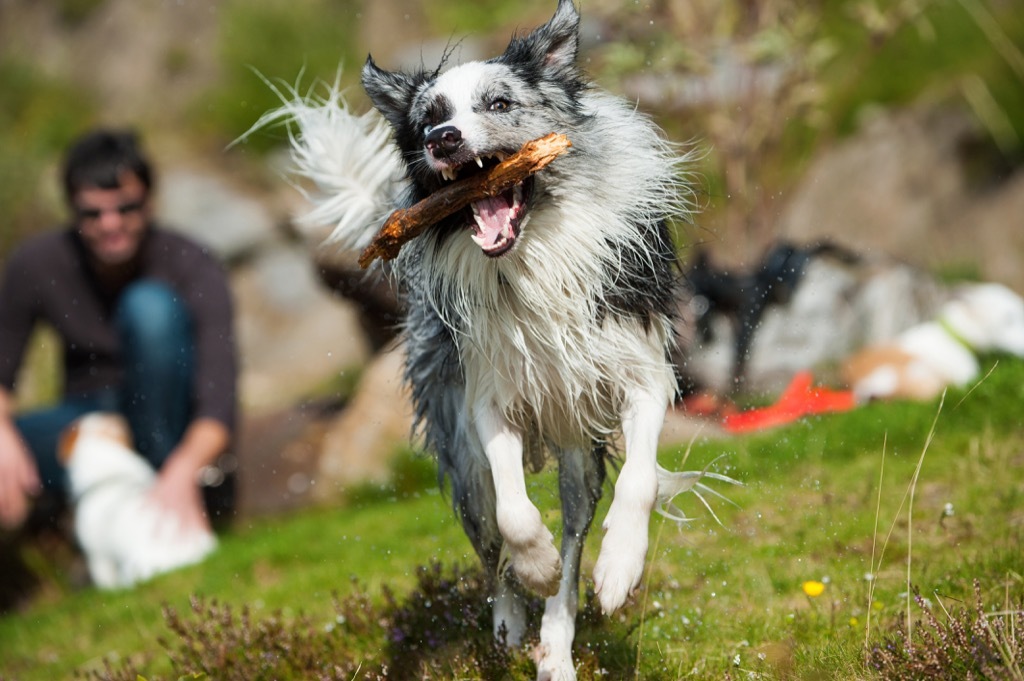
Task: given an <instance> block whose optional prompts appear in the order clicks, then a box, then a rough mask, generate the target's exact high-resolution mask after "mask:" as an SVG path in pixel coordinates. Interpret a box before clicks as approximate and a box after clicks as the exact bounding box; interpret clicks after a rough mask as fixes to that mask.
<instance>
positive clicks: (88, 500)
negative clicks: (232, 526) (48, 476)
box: [59, 412, 217, 589]
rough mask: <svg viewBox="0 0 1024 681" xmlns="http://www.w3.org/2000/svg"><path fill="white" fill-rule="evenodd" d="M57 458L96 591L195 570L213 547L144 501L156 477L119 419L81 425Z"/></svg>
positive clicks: (89, 419)
mask: <svg viewBox="0 0 1024 681" xmlns="http://www.w3.org/2000/svg"><path fill="white" fill-rule="evenodd" d="M59 456H60V458H61V461H62V462H63V463H64V465H65V467H66V468H67V473H68V479H69V483H70V486H71V495H72V499H73V502H74V526H75V538H76V539H77V540H78V543H79V545H80V546H81V548H82V551H83V552H84V553H85V556H86V560H87V562H88V565H89V574H90V576H91V577H92V580H93V582H94V583H95V584H96V586H98V587H100V588H103V589H117V588H124V587H129V586H132V585H134V584H136V583H138V582H141V581H145V580H147V579H150V578H151V577H154V576H156V575H158V574H161V573H164V572H169V571H171V570H174V569H176V568H179V567H183V566H185V565H191V564H193V563H198V562H199V561H201V560H203V559H204V558H205V557H206V556H207V555H208V554H209V553H210V552H211V551H213V550H214V548H216V546H217V540H216V537H215V536H214V535H213V533H212V532H210V531H208V530H205V531H199V532H188V533H185V532H183V531H182V529H181V528H180V527H179V526H178V523H177V521H176V520H175V519H174V518H171V517H168V516H167V515H166V514H164V513H161V512H160V509H159V508H157V507H155V506H154V505H153V504H151V503H149V502H148V501H147V495H148V493H149V491H150V489H151V488H152V486H153V482H154V481H155V479H156V473H155V471H154V470H153V468H152V466H150V465H149V463H148V462H147V461H146V460H145V459H143V458H142V457H141V456H140V455H139V454H138V453H137V452H135V450H134V449H132V438H131V431H130V429H129V428H128V424H127V422H126V421H125V420H124V418H122V417H121V416H120V415H118V414H111V413H105V412H95V413H91V414H86V415H85V416H83V417H81V418H79V419H78V420H76V421H75V422H74V423H72V424H71V425H70V426H69V427H68V428H67V429H65V431H64V432H63V433H62V434H61V441H60V447H59Z"/></svg>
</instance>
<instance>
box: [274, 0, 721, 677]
mask: <svg viewBox="0 0 1024 681" xmlns="http://www.w3.org/2000/svg"><path fill="white" fill-rule="evenodd" d="M578 28H579V15H578V13H577V11H576V8H575V6H574V5H573V2H572V0H559V3H558V8H557V11H556V12H555V15H554V17H553V18H552V19H551V20H550V21H549V22H548V23H546V24H545V25H543V26H541V27H540V28H538V29H536V30H535V31H533V32H532V33H530V34H529V35H526V36H519V37H515V38H513V39H512V41H511V43H510V44H509V46H508V48H507V49H506V51H505V52H504V54H502V55H500V56H498V57H496V58H494V59H491V60H489V61H486V62H469V63H465V64H462V65H460V66H455V67H453V68H450V69H448V70H446V71H442V69H441V68H438V69H437V70H436V71H431V72H428V71H425V70H422V69H421V70H419V71H415V72H408V73H407V72H389V71H385V70H382V69H381V68H379V67H378V66H377V64H375V63H374V61H373V59H372V58H371V59H369V60H368V61H367V63H366V64H365V66H364V68H363V72H362V82H363V86H364V88H365V90H366V92H367V93H368V94H369V96H370V98H371V100H372V101H373V104H374V106H375V107H376V109H377V111H378V112H379V113H380V114H382V115H383V118H384V119H385V121H386V124H385V123H384V122H382V121H381V120H380V118H379V117H378V116H377V115H376V114H375V113H373V112H371V113H369V114H364V115H362V116H355V115H353V114H351V113H350V112H349V110H348V108H347V106H346V104H345V102H344V101H343V99H342V98H341V95H340V93H339V92H338V91H337V87H335V88H333V89H331V90H330V94H329V96H328V97H325V98H324V99H318V100H310V99H308V98H305V99H304V98H301V97H298V98H296V99H295V100H294V101H287V100H288V99H289V98H288V97H285V99H286V102H285V105H284V106H283V107H282V108H281V109H279V110H276V111H273V112H270V113H269V114H267V116H265V117H264V119H263V120H262V121H261V123H259V124H258V125H265V124H267V123H269V122H273V121H279V120H282V119H285V120H288V121H290V122H291V124H292V126H293V127H292V129H291V130H292V147H293V159H294V161H295V163H296V166H297V168H296V171H297V173H298V174H299V175H301V176H303V177H305V178H308V179H312V180H313V181H314V182H315V183H316V184H317V185H318V187H319V191H320V192H322V198H321V199H320V200H319V201H318V202H317V204H316V208H315V209H314V210H313V211H312V213H311V214H310V215H308V216H306V220H307V221H309V222H310V223H319V224H326V223H330V224H335V225H336V228H335V230H334V234H333V238H334V239H335V240H336V241H338V242H340V243H341V244H342V245H343V246H344V247H347V248H352V249H360V248H362V247H363V246H365V245H366V244H367V243H368V242H369V240H370V239H371V238H372V236H373V234H374V233H375V232H376V231H377V229H378V228H379V226H380V225H381V223H382V221H383V219H384V218H385V217H386V216H387V215H388V214H389V213H390V212H391V211H393V210H394V209H396V208H398V207H404V206H408V205H411V204H412V203H414V202H416V201H418V200H420V199H422V198H424V197H425V196H427V195H429V194H431V193H432V192H434V191H436V190H438V189H439V188H441V187H442V186H443V185H444V184H445V183H446V182H449V181H451V180H453V179H456V178H459V177H464V176H465V175H466V174H468V173H473V172H478V171H479V169H480V168H484V167H487V166H488V165H489V164H493V163H495V162H496V161H497V160H499V159H503V158H505V157H506V156H507V155H509V154H511V153H512V152H515V151H517V150H518V149H519V148H520V147H521V146H522V145H523V143H525V142H527V141H529V140H532V139H535V138H538V137H541V136H543V135H545V134H547V133H550V132H560V133H564V134H565V135H567V136H568V138H569V139H570V141H571V142H572V145H573V146H572V149H571V150H570V151H569V153H568V154H567V155H565V156H563V157H561V158H559V159H557V160H556V161H554V162H553V163H552V164H551V165H550V166H549V167H548V168H547V169H545V170H544V171H542V172H540V173H538V174H537V175H535V176H533V177H532V178H530V179H528V180H526V181H525V182H523V183H522V184H520V185H519V186H516V187H515V188H514V189H512V190H510V191H508V192H507V193H505V194H503V195H500V196H495V197H493V198H489V199H484V200H480V201H477V202H475V203H474V204H473V205H472V206H471V207H470V208H468V209H466V210H465V211H463V212H460V213H456V214H455V215H452V216H451V217H449V218H447V219H444V220H442V221H441V222H439V223H438V224H435V225H433V226H432V227H431V228H430V229H428V230H427V231H426V232H424V233H423V234H421V235H420V236H419V237H417V238H416V239H414V240H413V241H412V242H410V243H408V244H406V246H405V247H404V248H403V249H402V251H401V253H400V254H399V256H398V258H397V259H396V260H395V261H393V273H394V274H395V275H396V277H397V281H398V283H399V285H400V286H401V290H402V292H403V294H404V296H405V303H406V306H407V313H406V319H405V328H404V330H405V334H406V337H407V352H408V356H407V362H406V378H407V379H408V381H409V383H410V384H411V387H412V393H413V399H414V406H415V412H416V417H417V423H418V428H419V431H420V433H421V434H422V436H423V438H424V439H425V441H426V445H427V446H428V447H429V448H430V449H432V450H433V451H434V452H436V454H437V458H438V461H439V465H440V472H441V476H442V478H443V477H445V476H446V477H447V478H448V479H449V480H450V481H451V489H452V496H453V501H454V505H455V510H456V512H457V514H458V516H459V518H460V519H461V521H462V524H463V527H464V528H465V531H466V533H467V534H468V536H469V538H470V540H471V541H472V543H473V546H474V547H475V549H476V551H477V553H478V554H479V556H480V558H481V560H482V561H483V563H484V565H485V567H486V568H487V570H488V571H489V572H490V573H491V574H495V575H498V578H497V584H496V593H495V606H494V627H495V633H496V635H498V634H499V633H500V632H501V631H502V630H504V632H505V635H506V636H507V640H508V641H509V642H510V643H512V644H517V643H519V642H521V641H522V639H523V635H524V629H525V616H526V608H525V606H524V600H523V595H522V593H521V589H522V587H526V588H527V589H530V590H532V591H534V592H536V593H539V594H542V595H544V596H546V597H548V599H547V602H546V606H545V612H544V616H543V620H542V624H541V632H540V646H539V647H538V648H537V649H536V659H537V664H538V678H541V679H573V678H575V669H574V666H573V661H572V654H571V653H572V650H571V649H572V641H573V636H574V634H575V616H576V611H577V607H578V588H579V587H578V582H579V570H580V556H581V551H582V545H583V541H584V538H585V536H586V534H587V531H588V529H589V527H590V524H591V521H592V519H593V516H594V512H595V507H596V505H597V502H598V499H599V497H600V496H601V488H602V485H603V483H604V479H605V461H606V458H607V457H608V452H609V449H610V448H612V447H613V442H619V441H620V436H621V441H623V442H624V449H625V460H624V462H623V464H622V466H621V469H620V471H619V475H618V478H617V481H616V483H615V495H614V499H613V501H612V503H611V507H610V509H609V511H608V515H607V517H606V518H605V520H604V523H603V528H604V530H605V536H604V541H603V543H602V546H601V551H600V554H599V557H598V559H597V563H596V565H595V567H594V582H595V587H596V592H597V594H598V597H599V600H600V603H601V607H602V609H603V610H604V611H605V612H609V613H610V612H612V611H614V610H616V609H617V608H619V607H620V606H622V605H623V603H624V602H625V601H626V599H627V598H628V597H629V595H630V593H631V592H632V591H633V590H634V589H635V588H636V586H637V585H638V583H639V582H640V579H641V576H642V573H643V569H644V562H645V557H646V554H647V548H648V524H649V519H650V514H651V511H652V510H654V509H655V508H656V506H657V507H659V508H660V509H661V510H663V511H664V510H665V509H667V508H669V507H670V502H671V499H672V498H673V497H674V496H675V495H676V494H678V493H680V492H682V491H687V490H693V491H696V492H698V494H699V492H700V491H706V492H711V490H708V488H707V487H705V486H704V485H703V484H701V483H700V480H701V478H702V477H704V476H707V477H711V478H715V479H719V480H724V481H728V482H733V481H732V480H730V479H729V478H726V477H725V476H721V475H717V474H714V473H705V472H703V471H701V472H689V473H670V472H668V471H666V470H665V469H663V468H661V467H660V466H659V465H658V462H657V460H656V455H657V446H658V436H659V432H660V430H661V427H662V423H663V420H664V417H665V412H666V409H667V408H668V407H669V405H670V402H671V400H672V397H673V394H674V392H675V389H676V381H675V377H674V371H673V365H672V363H671V362H670V361H669V351H670V350H671V348H672V347H673V342H674V341H673V327H672V319H671V317H672V311H673V310H674V308H675V306H676V302H675V298H674V293H675V289H674V287H675V285H676V282H677V278H678V272H677V267H676V255H675V249H674V245H673V241H672V237H671V234H670V231H669V227H668V225H667V220H669V219H670V218H672V217H677V216H681V215H682V216H685V214H686V213H687V211H688V208H689V207H690V197H691V193H690V191H689V189H688V186H687V184H686V182H685V181H684V179H683V177H684V170H685V164H686V162H687V160H688V159H687V156H686V155H680V154H678V153H677V152H676V149H675V148H674V147H673V146H672V145H671V144H669V143H668V142H666V141H665V140H664V138H663V137H662V134H661V132H660V130H659V129H658V128H657V127H656V126H655V125H654V124H653V123H652V122H651V121H650V120H649V119H648V118H647V117H645V116H644V115H642V114H640V113H638V112H637V111H636V109H635V107H634V106H633V105H632V104H630V103H629V102H626V101H624V100H622V99H619V98H617V97H614V96H612V95H610V94H607V93H605V92H601V91H599V90H597V89H595V88H594V87H592V86H591V85H590V84H588V83H587V82H586V81H585V80H584V77H583V75H582V73H581V72H580V70H579V69H578V67H577V64H576V57H577V51H578ZM442 66H443V65H442ZM548 457H551V458H554V459H556V460H557V462H558V475H559V488H560V495H561V503H562V522H563V532H562V540H561V543H562V546H561V552H559V550H558V549H556V548H555V546H554V543H553V538H552V534H551V532H550V531H549V530H548V528H547V527H546V526H545V525H544V523H543V522H542V519H541V514H540V512H539V511H538V509H537V508H536V507H535V506H534V504H533V503H532V502H531V501H530V499H529V498H528V496H527V488H526V483H525V476H524V469H525V468H526V467H527V466H529V465H539V464H542V463H543V462H544V460H545V459H546V458H548ZM711 493H712V494H714V492H711ZM702 500H703V497H702ZM673 508H674V507H673ZM676 517H679V518H680V519H684V520H685V519H686V518H685V516H679V515H678V513H677V514H676ZM507 567H511V569H505V568H507Z"/></svg>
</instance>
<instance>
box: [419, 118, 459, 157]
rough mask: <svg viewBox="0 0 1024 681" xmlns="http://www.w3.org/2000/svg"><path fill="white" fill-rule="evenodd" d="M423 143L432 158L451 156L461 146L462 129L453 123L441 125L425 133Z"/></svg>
mask: <svg viewBox="0 0 1024 681" xmlns="http://www.w3.org/2000/svg"><path fill="white" fill-rule="evenodd" d="M424 143H425V144H426V147H427V151H429V152H430V153H431V155H432V156H433V157H434V158H443V157H445V156H451V155H452V154H454V153H455V152H456V151H458V150H459V149H460V148H461V147H462V131H461V130H459V129H458V128H456V127H455V126H454V125H443V126H441V127H439V128H434V129H433V130H431V131H430V132H429V133H427V139H426V140H425V141H424Z"/></svg>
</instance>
